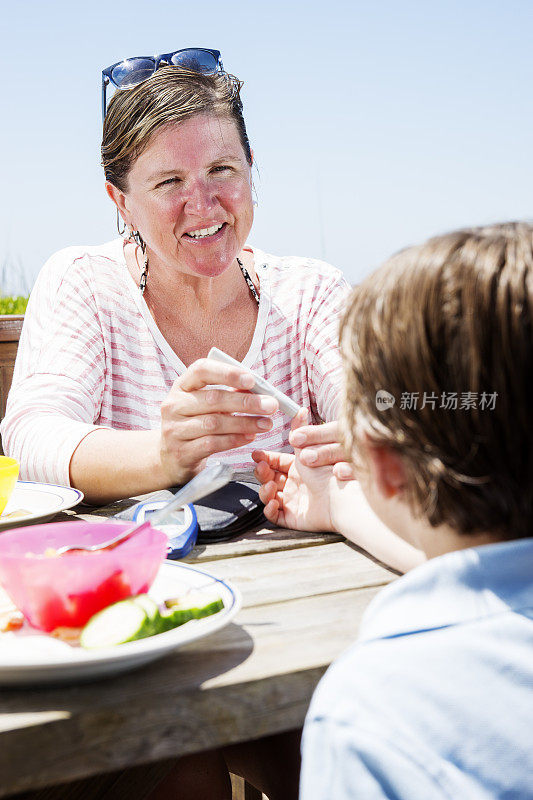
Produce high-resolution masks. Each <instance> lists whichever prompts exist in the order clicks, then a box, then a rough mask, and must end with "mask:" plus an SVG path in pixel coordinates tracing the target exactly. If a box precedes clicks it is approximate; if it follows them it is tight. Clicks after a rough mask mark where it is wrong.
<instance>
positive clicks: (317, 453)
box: [289, 421, 355, 481]
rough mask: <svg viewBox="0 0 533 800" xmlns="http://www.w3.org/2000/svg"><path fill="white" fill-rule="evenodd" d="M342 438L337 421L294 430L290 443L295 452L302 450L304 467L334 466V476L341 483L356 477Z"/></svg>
mask: <svg viewBox="0 0 533 800" xmlns="http://www.w3.org/2000/svg"><path fill="white" fill-rule="evenodd" d="M340 438H341V437H340V430H339V423H338V422H337V421H335V422H325V423H324V424H323V425H303V426H301V427H299V428H296V429H293V430H292V431H291V433H290V435H289V442H290V443H291V445H292V446H293V447H294V449H295V450H296V448H298V449H299V450H300V461H301V463H302V465H304V466H306V467H313V468H316V467H324V466H332V467H333V474H334V475H335V477H336V478H338V479H339V480H340V481H349V480H353V479H354V478H355V475H354V472H353V470H352V466H351V464H349V463H348V460H347V457H346V453H345V452H344V448H343V446H342V444H341V443H340Z"/></svg>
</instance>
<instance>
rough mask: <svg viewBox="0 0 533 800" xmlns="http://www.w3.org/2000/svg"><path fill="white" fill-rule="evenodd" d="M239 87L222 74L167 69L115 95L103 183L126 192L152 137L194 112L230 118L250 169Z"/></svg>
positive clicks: (105, 137) (106, 129)
mask: <svg viewBox="0 0 533 800" xmlns="http://www.w3.org/2000/svg"><path fill="white" fill-rule="evenodd" d="M241 87H242V82H241V81H239V80H238V78H236V77H235V76H234V75H229V74H228V73H226V72H216V73H214V74H212V75H210V74H205V73H200V72H194V71H192V70H188V69H182V68H180V67H174V66H168V67H161V69H158V70H157V72H155V73H154V74H153V75H152V76H151V77H150V78H148V80H146V81H143V82H142V83H139V84H137V85H136V86H134V87H133V88H131V89H120V90H118V91H116V92H115V94H114V95H113V97H112V98H111V100H110V102H109V106H108V109H107V113H106V117H105V120H104V131H103V136H102V166H103V168H104V172H105V177H106V180H108V181H110V182H111V183H112V184H113V185H114V186H116V187H117V189H120V190H121V191H123V192H124V191H126V189H127V180H128V173H129V171H130V169H131V167H132V166H133V164H134V162H135V160H136V158H138V156H140V154H141V153H142V152H143V150H144V149H145V148H146V147H147V146H148V143H149V141H150V139H151V137H152V136H153V134H154V133H155V132H156V131H157V130H159V129H160V128H162V127H163V126H165V125H168V124H169V123H173V122H174V123H175V122H182V121H183V120H185V119H188V118H190V117H193V116H195V115H197V114H211V115H213V116H216V117H224V118H228V119H232V120H233V121H234V122H235V124H236V126H237V131H238V133H239V138H240V140H241V144H242V147H243V150H244V154H245V156H246V160H247V161H248V164H250V166H251V164H252V152H251V149H250V142H249V141H248V134H247V132H246V125H245V124H244V117H243V113H242V102H241V99H240V90H241Z"/></svg>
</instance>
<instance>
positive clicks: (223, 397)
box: [163, 385, 279, 417]
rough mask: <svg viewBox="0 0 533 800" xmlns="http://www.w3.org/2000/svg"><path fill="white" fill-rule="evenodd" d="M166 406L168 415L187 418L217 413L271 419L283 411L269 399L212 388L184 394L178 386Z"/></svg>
mask: <svg viewBox="0 0 533 800" xmlns="http://www.w3.org/2000/svg"><path fill="white" fill-rule="evenodd" d="M163 404H164V408H165V411H168V413H170V414H172V415H173V416H183V417H194V416H197V415H198V414H213V413H217V412H219V413H223V414H255V415H271V414H274V413H275V412H276V411H277V410H278V408H279V404H278V401H277V400H275V399H274V398H273V397H267V396H266V395H258V394H250V393H248V392H238V391H234V390H231V391H230V390H228V389H211V388H210V389H197V390H195V391H184V390H183V389H180V388H179V387H178V386H176V385H175V386H174V387H173V388H172V389H171V390H170V392H169V394H168V395H167V397H166V398H165V400H164V401H163Z"/></svg>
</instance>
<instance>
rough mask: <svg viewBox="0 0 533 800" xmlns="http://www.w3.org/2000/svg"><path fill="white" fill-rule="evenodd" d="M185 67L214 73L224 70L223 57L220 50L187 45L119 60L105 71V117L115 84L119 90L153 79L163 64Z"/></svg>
mask: <svg viewBox="0 0 533 800" xmlns="http://www.w3.org/2000/svg"><path fill="white" fill-rule="evenodd" d="M164 66H175V67H184V68H185V69H190V70H193V71H194V72H204V73H206V74H211V75H212V74H213V73H214V72H219V71H220V72H221V71H223V69H224V67H223V66H222V59H221V58H220V52H219V51H218V50H207V49H206V48H204V47H184V48H183V49H181V50H175V51H174V52H173V53H161V55H158V56H135V57H134V58H126V59H125V60H124V61H117V63H116V64H112V65H111V66H110V67H107V68H106V69H103V70H102V120H103V119H105V115H106V111H107V103H106V89H107V86H108V84H109V83H112V84H113V86H115V87H116V88H117V89H130V88H131V87H132V86H136V85H137V84H138V83H142V82H143V81H145V80H146V79H147V78H150V77H151V76H152V75H153V74H154V72H155V71H156V70H158V69H159V67H164Z"/></svg>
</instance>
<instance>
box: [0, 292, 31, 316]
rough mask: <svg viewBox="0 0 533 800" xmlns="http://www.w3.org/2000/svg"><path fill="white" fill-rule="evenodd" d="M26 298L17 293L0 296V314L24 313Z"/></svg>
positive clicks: (26, 303)
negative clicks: (16, 295)
mask: <svg viewBox="0 0 533 800" xmlns="http://www.w3.org/2000/svg"><path fill="white" fill-rule="evenodd" d="M27 305H28V298H27V297H23V296H22V295H19V296H18V297H0V314H24V312H25V311H26V306H27Z"/></svg>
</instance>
